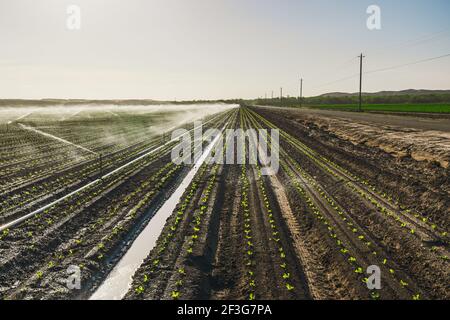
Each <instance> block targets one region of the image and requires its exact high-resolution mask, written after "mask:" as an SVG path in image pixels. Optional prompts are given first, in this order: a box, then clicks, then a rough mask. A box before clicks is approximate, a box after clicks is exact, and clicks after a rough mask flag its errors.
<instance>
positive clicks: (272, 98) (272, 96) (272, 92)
mask: <svg viewBox="0 0 450 320" xmlns="http://www.w3.org/2000/svg"><path fill="white" fill-rule="evenodd" d="M272 100H273V90H272Z"/></svg>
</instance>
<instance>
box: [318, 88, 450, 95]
mask: <svg viewBox="0 0 450 320" xmlns="http://www.w3.org/2000/svg"><path fill="white" fill-rule="evenodd" d="M362 94H363V95H364V96H372V97H387V96H400V95H433V94H450V90H426V89H419V90H416V89H408V90H400V91H379V92H363V93H362ZM358 95H359V92H354V93H347V92H329V93H325V94H322V95H320V96H318V97H352V96H358Z"/></svg>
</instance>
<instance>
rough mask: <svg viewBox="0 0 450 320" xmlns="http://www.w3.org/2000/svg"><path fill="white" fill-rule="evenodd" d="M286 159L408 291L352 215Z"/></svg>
mask: <svg viewBox="0 0 450 320" xmlns="http://www.w3.org/2000/svg"><path fill="white" fill-rule="evenodd" d="M286 159H289V161H290V162H291V163H292V164H293V166H294V167H295V169H296V170H297V171H298V172H299V173H300V174H301V176H302V177H303V179H305V180H306V181H308V183H309V185H311V186H312V187H313V188H315V189H316V190H317V192H318V193H319V194H320V196H321V197H322V198H323V199H324V200H325V201H327V203H328V204H329V205H330V206H331V207H332V208H333V210H334V211H335V212H336V213H337V214H338V216H339V217H340V219H341V220H342V221H343V222H344V223H345V224H346V226H347V229H348V230H349V231H350V232H351V233H353V234H354V235H355V238H356V239H358V241H360V242H361V244H362V245H363V246H365V247H366V248H367V249H368V250H370V251H371V254H372V255H373V256H374V257H376V258H377V260H378V261H379V262H380V263H379V265H383V266H385V267H386V268H387V270H389V274H390V275H392V276H393V277H394V276H395V277H396V278H397V279H398V280H397V281H398V283H399V284H400V286H401V287H403V288H405V289H407V287H408V286H409V284H408V282H407V281H404V280H403V279H401V278H398V272H397V271H396V267H394V266H393V265H392V264H393V263H392V262H391V261H389V260H388V258H387V256H386V255H385V254H384V253H381V252H380V251H378V250H377V249H376V248H374V244H373V243H372V242H371V241H369V240H368V239H366V236H365V235H364V234H363V232H361V230H358V228H357V226H355V225H354V223H353V222H351V221H350V215H349V214H348V213H347V212H346V211H345V210H343V209H342V207H341V206H340V205H339V204H337V203H336V201H335V200H334V199H333V198H332V197H331V196H330V195H329V194H328V193H327V192H326V191H325V190H324V189H323V188H322V187H321V186H320V185H319V184H318V183H317V182H316V181H315V180H314V179H313V178H312V177H311V176H310V175H308V174H307V173H306V172H305V171H304V170H303V168H301V167H300V166H299V164H298V163H297V162H295V161H294V160H293V159H292V158H290V157H289V156H287V155H286ZM407 292H408V293H410V294H412V298H414V299H419V298H420V293H414V292H412V291H411V290H407Z"/></svg>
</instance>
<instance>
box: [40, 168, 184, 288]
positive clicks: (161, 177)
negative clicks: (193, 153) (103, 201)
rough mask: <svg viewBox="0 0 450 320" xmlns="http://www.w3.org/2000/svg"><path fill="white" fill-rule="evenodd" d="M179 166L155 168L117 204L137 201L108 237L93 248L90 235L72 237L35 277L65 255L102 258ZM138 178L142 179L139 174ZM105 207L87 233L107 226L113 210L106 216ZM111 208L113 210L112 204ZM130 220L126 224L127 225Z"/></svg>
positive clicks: (124, 207) (55, 264)
mask: <svg viewBox="0 0 450 320" xmlns="http://www.w3.org/2000/svg"><path fill="white" fill-rule="evenodd" d="M180 168H181V166H174V165H173V163H172V162H170V163H168V164H167V165H166V166H165V167H164V168H161V169H160V170H159V171H157V172H156V174H155V175H153V176H152V177H151V178H150V179H149V180H150V181H148V180H143V181H144V184H143V185H142V186H141V187H139V188H138V189H137V190H136V192H133V193H132V194H131V196H132V197H130V196H126V197H124V198H123V200H122V202H121V203H119V206H118V207H117V208H121V209H120V210H119V211H121V212H123V211H124V210H128V209H127V208H126V206H127V205H128V206H130V205H133V204H135V203H137V204H136V205H135V206H134V207H133V208H131V209H130V210H129V212H128V214H127V215H126V217H125V218H124V219H123V220H122V221H120V222H119V223H118V224H117V225H116V226H115V227H114V229H113V232H112V234H111V235H110V236H108V237H107V238H103V239H102V240H101V242H100V243H98V244H94V247H93V248H92V241H98V240H96V239H95V238H94V239H92V238H89V237H87V238H86V241H85V239H83V238H82V237H77V238H76V239H75V241H74V242H72V245H70V244H69V246H68V249H67V251H66V252H61V251H58V252H55V255H54V259H51V260H50V261H49V262H48V265H44V266H43V267H42V268H41V269H40V270H38V272H37V273H36V274H35V275H34V278H35V280H39V279H41V278H42V277H43V276H44V274H45V272H46V271H47V270H53V268H54V267H57V266H58V264H59V262H60V261H59V260H61V261H62V260H64V259H65V258H72V259H73V257H74V254H77V255H82V257H84V258H87V259H90V257H93V258H94V260H102V259H103V257H104V256H105V255H106V253H107V252H108V250H109V248H111V247H113V246H114V243H113V238H114V237H115V238H117V237H118V236H120V233H123V232H125V231H127V229H126V227H127V225H125V223H128V222H130V223H132V222H131V220H133V218H134V217H135V216H136V214H139V213H142V212H143V210H144V209H145V207H146V206H147V205H148V202H149V201H151V198H152V197H154V196H155V191H158V190H159V189H160V188H161V187H162V186H163V185H164V184H165V182H166V181H167V180H168V179H170V178H171V176H172V175H173V174H174V173H175V172H176V171H177V170H178V169H180ZM140 179H141V180H142V177H141V178H140ZM155 182H156V184H155ZM152 183H153V184H152ZM145 187H148V188H150V191H149V190H145ZM139 191H141V193H140V194H139ZM145 192H147V193H145ZM94 196H95V194H94ZM141 196H144V198H143V199H141V198H140V197H141ZM133 197H134V198H133ZM130 200H133V201H131V203H129V201H130ZM108 209H110V208H106V209H104V210H103V209H102V213H101V214H102V215H101V216H100V217H99V218H98V219H97V220H96V221H94V222H93V223H92V224H91V225H90V226H88V227H87V228H86V229H85V230H86V232H90V233H92V232H99V233H104V231H105V230H104V229H105V228H103V230H102V229H101V228H102V226H104V225H108V224H109V223H110V222H111V219H110V218H111V214H112V213H110V214H109V215H108ZM112 209H114V207H113V208H112ZM113 212H114V210H113ZM105 215H106V216H105ZM116 218H117V217H116ZM116 221H117V220H116ZM130 223H128V226H129V224H130ZM97 226H98V228H97ZM91 231H92V232H91ZM106 231H107V230H106ZM88 240H91V241H88ZM64 247H65V248H66V246H64ZM89 249H90V251H89V252H88V253H87V254H85V253H86V250H89ZM78 251H79V252H78ZM83 252H84V253H83ZM88 261H89V260H88ZM99 262H100V261H99ZM80 267H81V268H84V267H85V266H84V263H82V264H80Z"/></svg>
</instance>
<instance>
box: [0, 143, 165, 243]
mask: <svg viewBox="0 0 450 320" xmlns="http://www.w3.org/2000/svg"><path fill="white" fill-rule="evenodd" d="M160 155H161V154H160V152H156V153H155V154H153V155H151V156H149V157H146V158H143V159H140V160H139V161H136V162H135V163H133V164H132V165H131V166H129V167H127V168H124V169H123V170H121V171H119V172H116V173H114V174H113V175H111V176H109V177H107V178H106V179H103V180H101V181H99V182H97V183H95V184H92V185H90V186H89V187H87V188H85V189H84V190H82V191H80V192H78V193H77V194H74V195H71V196H70V197H67V198H65V199H64V200H63V201H61V202H60V203H57V204H54V205H53V206H51V207H49V208H47V209H45V210H44V211H43V212H41V213H38V214H36V215H35V216H34V217H32V218H30V219H28V220H26V221H25V222H24V223H23V224H22V225H21V228H19V229H18V231H19V232H20V233H26V234H27V236H28V237H29V238H28V241H29V242H33V241H32V240H33V237H34V236H35V234H34V232H35V231H39V230H44V229H46V228H48V227H50V226H53V225H55V224H56V223H57V222H58V221H59V220H61V219H63V218H64V217H65V216H67V215H69V214H70V213H72V212H75V211H81V210H82V209H83V207H85V206H87V205H88V204H89V203H90V202H91V201H93V200H94V199H100V198H101V194H102V193H104V192H106V191H107V190H109V189H110V188H112V187H114V186H115V185H118V184H120V183H122V182H124V181H125V180H126V179H129V176H130V175H131V174H132V173H133V172H136V171H139V170H141V169H142V168H144V167H146V166H148V165H150V164H151V163H153V162H154V161H155V160H157V159H158V158H159V157H160ZM124 179H125V180H124ZM5 231H6V230H5ZM15 231H16V230H13V231H12V232H9V230H8V231H6V232H7V233H8V234H10V235H13V234H14V232H15ZM2 240H6V239H5V238H2Z"/></svg>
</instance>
